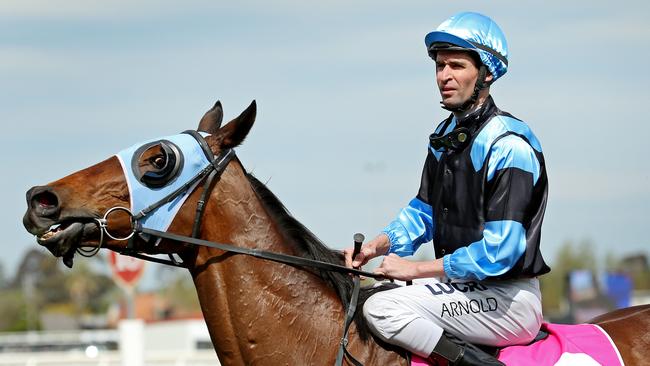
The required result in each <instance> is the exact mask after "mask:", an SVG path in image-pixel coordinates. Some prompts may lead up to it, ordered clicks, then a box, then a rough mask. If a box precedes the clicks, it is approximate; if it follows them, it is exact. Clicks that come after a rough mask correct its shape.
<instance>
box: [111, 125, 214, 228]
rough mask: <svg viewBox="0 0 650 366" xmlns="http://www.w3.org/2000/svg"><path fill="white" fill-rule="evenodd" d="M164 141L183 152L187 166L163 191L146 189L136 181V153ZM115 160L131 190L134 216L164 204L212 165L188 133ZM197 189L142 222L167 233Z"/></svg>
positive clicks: (133, 149) (122, 153)
mask: <svg viewBox="0 0 650 366" xmlns="http://www.w3.org/2000/svg"><path fill="white" fill-rule="evenodd" d="M201 135H203V136H204V137H205V136H207V134H205V133H201ZM162 140H167V141H171V142H172V143H174V144H175V145H176V146H177V147H178V148H179V150H180V151H181V153H182V154H183V166H182V168H181V170H180V171H179V172H178V173H177V175H176V176H175V177H173V178H171V179H170V181H169V182H168V183H167V184H166V185H164V186H163V187H159V188H151V187H147V186H146V185H144V184H142V182H140V181H139V180H138V178H137V177H136V175H135V172H134V171H133V168H132V164H131V161H132V160H133V158H134V155H135V153H136V151H137V150H138V149H139V148H140V147H141V146H143V145H145V144H148V143H151V142H156V141H162ZM115 156H116V157H117V159H118V160H119V161H120V165H121V166H122V171H123V172H124V177H125V179H126V182H127V185H128V187H129V196H130V200H131V212H133V213H134V214H137V213H138V212H140V211H141V210H142V209H144V208H146V207H148V206H150V205H152V204H154V203H156V202H158V201H160V200H161V199H162V198H164V197H165V196H167V195H168V194H170V193H171V192H173V191H175V190H176V189H178V188H179V187H181V186H182V185H183V184H185V183H186V182H188V181H190V180H191V179H192V178H193V177H194V176H196V175H197V174H198V173H199V172H200V171H201V170H203V169H204V168H205V167H207V166H208V165H210V162H209V161H208V158H207V157H206V156H205V153H204V152H203V149H202V148H201V145H199V143H198V142H197V141H196V139H194V137H192V136H191V135H188V134H185V133H181V134H178V135H173V136H167V137H162V138H156V139H151V140H147V141H144V142H141V143H138V144H135V145H133V146H131V147H129V148H127V149H124V150H122V151H120V152H119V153H117V154H116V155H115ZM199 183H200V182H197V183H196V184H199ZM195 187H196V185H195V186H193V187H190V189H188V190H187V192H185V193H184V194H181V195H179V196H177V197H176V198H174V199H173V200H172V201H171V202H168V203H166V204H164V205H162V206H160V207H159V208H157V209H156V210H154V211H152V212H151V213H149V214H148V215H146V216H145V217H143V218H142V219H141V220H140V223H141V224H142V227H145V228H149V229H154V230H160V231H166V230H167V228H169V225H170V224H171V223H172V221H173V220H174V217H175V216H176V213H177V212H178V210H179V209H180V208H181V206H182V205H183V203H184V202H185V200H186V199H187V197H188V196H189V194H190V193H192V191H193V190H194V188H195Z"/></svg>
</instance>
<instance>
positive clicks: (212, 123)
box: [196, 100, 223, 134]
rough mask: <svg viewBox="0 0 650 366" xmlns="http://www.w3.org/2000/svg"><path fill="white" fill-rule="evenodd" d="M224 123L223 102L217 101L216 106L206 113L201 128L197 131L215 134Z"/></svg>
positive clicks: (200, 124) (200, 123)
mask: <svg viewBox="0 0 650 366" xmlns="http://www.w3.org/2000/svg"><path fill="white" fill-rule="evenodd" d="M222 121H223V107H222V106H221V102H220V101H218V100H217V102H216V103H215V104H214V107H212V108H210V110H208V111H207V112H205V114H204V115H203V117H202V118H201V121H200V122H199V127H198V128H197V129H196V130H197V131H200V132H207V133H209V134H214V133H216V132H217V131H219V128H220V127H221V122H222Z"/></svg>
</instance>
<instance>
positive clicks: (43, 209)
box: [30, 189, 59, 216]
mask: <svg viewBox="0 0 650 366" xmlns="http://www.w3.org/2000/svg"><path fill="white" fill-rule="evenodd" d="M30 207H31V209H32V210H34V211H35V212H36V214H37V215H39V216H51V215H55V214H56V213H57V212H58V208H59V198H58V197H57V196H56V194H55V193H54V192H52V191H51V190H50V189H43V190H41V191H40V192H38V191H37V192H32V196H31V199H30Z"/></svg>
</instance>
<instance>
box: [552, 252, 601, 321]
mask: <svg viewBox="0 0 650 366" xmlns="http://www.w3.org/2000/svg"><path fill="white" fill-rule="evenodd" d="M576 269H587V270H591V271H595V270H596V257H595V254H594V250H593V244H592V242H591V241H590V240H588V239H585V240H583V241H581V242H580V243H579V244H578V245H574V244H573V243H572V242H571V241H565V242H564V243H563V244H562V246H561V247H560V249H559V250H558V252H557V254H556V257H555V262H554V263H553V265H552V266H551V272H550V273H548V274H546V275H544V276H542V277H540V286H541V290H542V307H543V308H544V313H553V312H564V311H565V310H566V308H565V306H566V304H565V303H564V302H565V299H566V293H567V288H566V278H567V275H568V274H569V272H570V271H572V270H576Z"/></svg>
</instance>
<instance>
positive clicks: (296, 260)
mask: <svg viewBox="0 0 650 366" xmlns="http://www.w3.org/2000/svg"><path fill="white" fill-rule="evenodd" d="M183 133H186V134H188V135H190V136H192V137H194V139H196V141H197V142H198V143H199V145H200V146H201V148H202V150H203V152H204V153H205V154H206V157H207V158H208V161H209V162H210V164H209V165H208V166H206V167H205V168H204V169H202V170H201V171H200V172H198V173H197V174H196V175H195V176H194V177H192V178H191V179H190V180H189V181H187V182H186V183H185V184H183V185H182V186H181V187H179V188H178V189H176V190H174V191H173V192H171V193H169V194H168V195H167V196H165V197H163V198H162V199H160V200H159V201H157V202H155V203H153V204H151V205H150V206H148V207H146V208H144V209H142V210H141V211H140V212H138V213H136V214H134V213H133V212H131V210H129V209H128V208H125V207H113V208H111V209H109V210H108V211H106V213H105V214H104V216H103V218H101V219H99V218H97V219H95V221H96V222H97V225H98V227H99V229H100V240H99V245H98V246H97V247H96V248H94V249H92V250H89V251H88V250H82V251H81V252H80V254H82V255H84V256H92V255H95V254H96V253H97V252H98V251H99V249H100V248H101V247H102V244H103V241H104V235H106V236H108V237H109V238H111V239H113V240H118V241H120V240H128V243H127V246H126V248H125V250H123V251H120V254H123V255H128V256H131V257H135V258H139V259H143V260H147V261H151V262H155V263H161V264H166V265H171V266H175V267H183V268H187V266H186V265H185V263H183V262H179V261H177V260H176V258H174V255H173V254H168V255H169V259H162V258H157V257H154V256H152V255H149V254H147V250H148V249H151V248H145V251H140V250H138V248H136V239H137V237H140V238H141V239H144V241H145V243H146V245H147V246H153V247H155V245H156V243H157V242H158V241H159V240H161V239H167V240H172V241H176V242H181V243H186V244H191V245H198V246H205V247H210V248H215V249H219V250H223V251H225V252H229V253H236V254H245V255H249V256H252V257H256V258H261V259H266V260H270V261H274V262H279V263H283V264H288V265H292V266H299V267H309V268H316V269H320V270H324V271H333V272H339V273H345V274H352V275H354V277H353V289H352V294H351V298H350V303H349V304H348V309H347V311H346V318H345V325H344V333H343V336H342V338H341V340H340V342H339V351H338V355H337V357H336V362H335V365H336V366H338V365H342V363H343V358H344V357H347V358H348V360H349V361H350V362H351V363H352V364H353V365H355V366H363V365H362V364H361V363H360V362H359V361H357V360H356V359H355V358H354V357H353V356H352V355H351V354H350V353H349V352H348V350H347V348H346V347H347V344H348V329H349V327H350V325H351V324H352V319H353V318H354V314H355V313H356V307H357V302H358V298H359V291H360V287H361V285H360V283H361V280H360V277H359V276H365V277H370V278H374V279H377V280H382V279H384V277H383V276H382V275H378V274H375V273H371V272H366V271H362V270H360V269H358V268H348V267H345V266H343V265H340V264H334V263H329V262H323V261H318V260H315V259H310V258H304V257H298V256H294V255H288V254H284V253H275V252H269V251H265V250H259V249H254V248H242V247H238V246H234V245H231V244H223V243H217V242H213V241H208V240H204V239H200V238H198V236H199V231H200V228H201V222H202V219H203V213H204V211H205V203H206V201H207V199H208V198H209V197H210V193H211V192H212V188H213V187H214V183H215V182H216V180H217V179H218V178H219V177H220V176H221V174H222V173H223V171H224V170H225V168H226V166H227V165H228V163H230V161H231V160H232V159H233V158H234V157H235V152H234V150H232V149H227V150H224V151H222V152H221V153H220V154H219V155H217V156H215V155H214V153H213V152H212V149H210V147H209V146H208V144H207V142H206V141H205V139H204V138H203V136H201V134H199V133H198V132H196V131H193V130H188V131H184V132H183ZM202 180H204V183H203V192H202V194H201V197H200V198H199V200H198V202H197V205H196V215H195V218H194V224H193V227H192V236H185V235H179V234H173V233H169V232H165V231H160V230H154V229H149V228H145V227H143V226H142V223H141V222H140V220H141V219H143V218H144V217H146V216H147V215H148V214H150V213H151V212H153V211H154V210H156V209H158V208H159V207H161V206H163V205H164V204H166V203H168V202H171V201H172V200H174V199H176V198H177V197H179V196H181V195H182V194H185V193H187V192H188V190H189V189H191V188H192V187H193V186H194V185H195V184H197V183H199V182H200V181H202ZM116 211H124V212H126V213H127V214H128V215H129V216H130V217H131V224H132V231H131V232H130V233H129V234H128V235H127V236H125V237H116V236H114V235H112V234H111V233H110V232H109V231H108V216H109V215H110V214H111V213H113V212H116ZM362 241H363V235H361V234H357V235H355V255H356V253H358V251H359V249H360V247H361V242H362ZM79 249H80V248H78V251H79Z"/></svg>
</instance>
